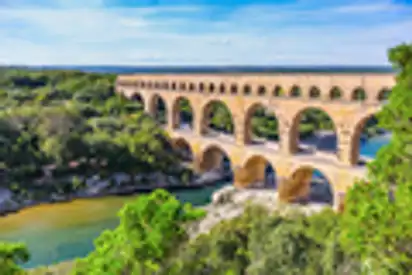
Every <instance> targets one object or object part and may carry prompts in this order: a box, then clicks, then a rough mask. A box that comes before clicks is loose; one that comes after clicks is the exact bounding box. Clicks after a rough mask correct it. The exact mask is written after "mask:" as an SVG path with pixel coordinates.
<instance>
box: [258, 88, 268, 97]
mask: <svg viewBox="0 0 412 275" xmlns="http://www.w3.org/2000/svg"><path fill="white" fill-rule="evenodd" d="M265 95H266V87H265V86H259V88H258V96H265Z"/></svg>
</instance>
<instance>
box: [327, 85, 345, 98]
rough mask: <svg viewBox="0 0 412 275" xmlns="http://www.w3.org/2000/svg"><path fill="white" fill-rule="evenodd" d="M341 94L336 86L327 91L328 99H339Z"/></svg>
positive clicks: (340, 90)
mask: <svg viewBox="0 0 412 275" xmlns="http://www.w3.org/2000/svg"><path fill="white" fill-rule="evenodd" d="M342 96H343V93H342V89H341V88H340V87H338V86H333V87H332V89H330V91H329V99H330V100H339V99H341V98H342Z"/></svg>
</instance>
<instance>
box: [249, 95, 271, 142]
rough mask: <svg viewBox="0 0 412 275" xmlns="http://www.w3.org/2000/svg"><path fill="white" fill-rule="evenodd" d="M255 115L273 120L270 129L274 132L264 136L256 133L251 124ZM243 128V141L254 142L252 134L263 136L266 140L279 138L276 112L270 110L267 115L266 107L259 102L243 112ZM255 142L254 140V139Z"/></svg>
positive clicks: (266, 119)
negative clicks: (272, 127)
mask: <svg viewBox="0 0 412 275" xmlns="http://www.w3.org/2000/svg"><path fill="white" fill-rule="evenodd" d="M255 115H257V116H258V118H260V119H262V120H265V122H269V120H270V119H272V120H273V122H271V123H273V124H274V125H273V126H274V128H275V129H272V130H273V131H274V133H269V134H268V135H267V136H266V137H263V135H261V134H259V133H256V131H255V129H254V127H253V126H254V125H253V120H254V119H255ZM243 129H244V131H245V132H244V138H245V140H244V141H245V143H246V144H248V143H252V142H254V140H253V136H254V135H257V136H258V137H259V138H265V139H268V140H279V122H278V118H277V116H276V114H275V113H274V112H270V115H268V109H267V108H266V106H265V105H264V104H262V103H260V102H257V103H254V104H252V105H251V106H250V107H249V108H248V109H247V111H246V113H245V121H244V125H243ZM255 142H256V141H255Z"/></svg>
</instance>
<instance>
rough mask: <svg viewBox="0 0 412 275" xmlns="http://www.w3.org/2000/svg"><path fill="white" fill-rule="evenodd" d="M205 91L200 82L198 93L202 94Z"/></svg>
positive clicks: (203, 85)
mask: <svg viewBox="0 0 412 275" xmlns="http://www.w3.org/2000/svg"><path fill="white" fill-rule="evenodd" d="M204 91H205V84H204V83H203V82H201V83H200V84H199V92H201V93H203V92H204Z"/></svg>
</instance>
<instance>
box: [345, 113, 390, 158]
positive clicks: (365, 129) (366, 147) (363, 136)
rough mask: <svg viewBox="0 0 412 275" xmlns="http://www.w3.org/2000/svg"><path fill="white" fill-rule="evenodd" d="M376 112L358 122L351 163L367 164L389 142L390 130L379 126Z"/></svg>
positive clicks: (353, 138) (351, 149)
mask: <svg viewBox="0 0 412 275" xmlns="http://www.w3.org/2000/svg"><path fill="white" fill-rule="evenodd" d="M378 123H379V121H378V119H377V117H376V116H375V115H374V114H371V115H368V116H366V117H364V118H362V119H361V120H359V122H358V123H357V124H356V126H355V129H354V132H353V134H352V137H351V144H350V152H349V154H350V163H351V164H352V165H365V164H366V163H368V162H369V161H371V160H372V159H373V158H374V157H375V156H376V154H377V152H378V151H379V149H380V148H381V147H382V146H384V145H385V144H387V143H388V142H389V139H390V137H391V135H390V132H389V131H387V130H386V129H383V128H382V127H380V126H379V124H378Z"/></svg>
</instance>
